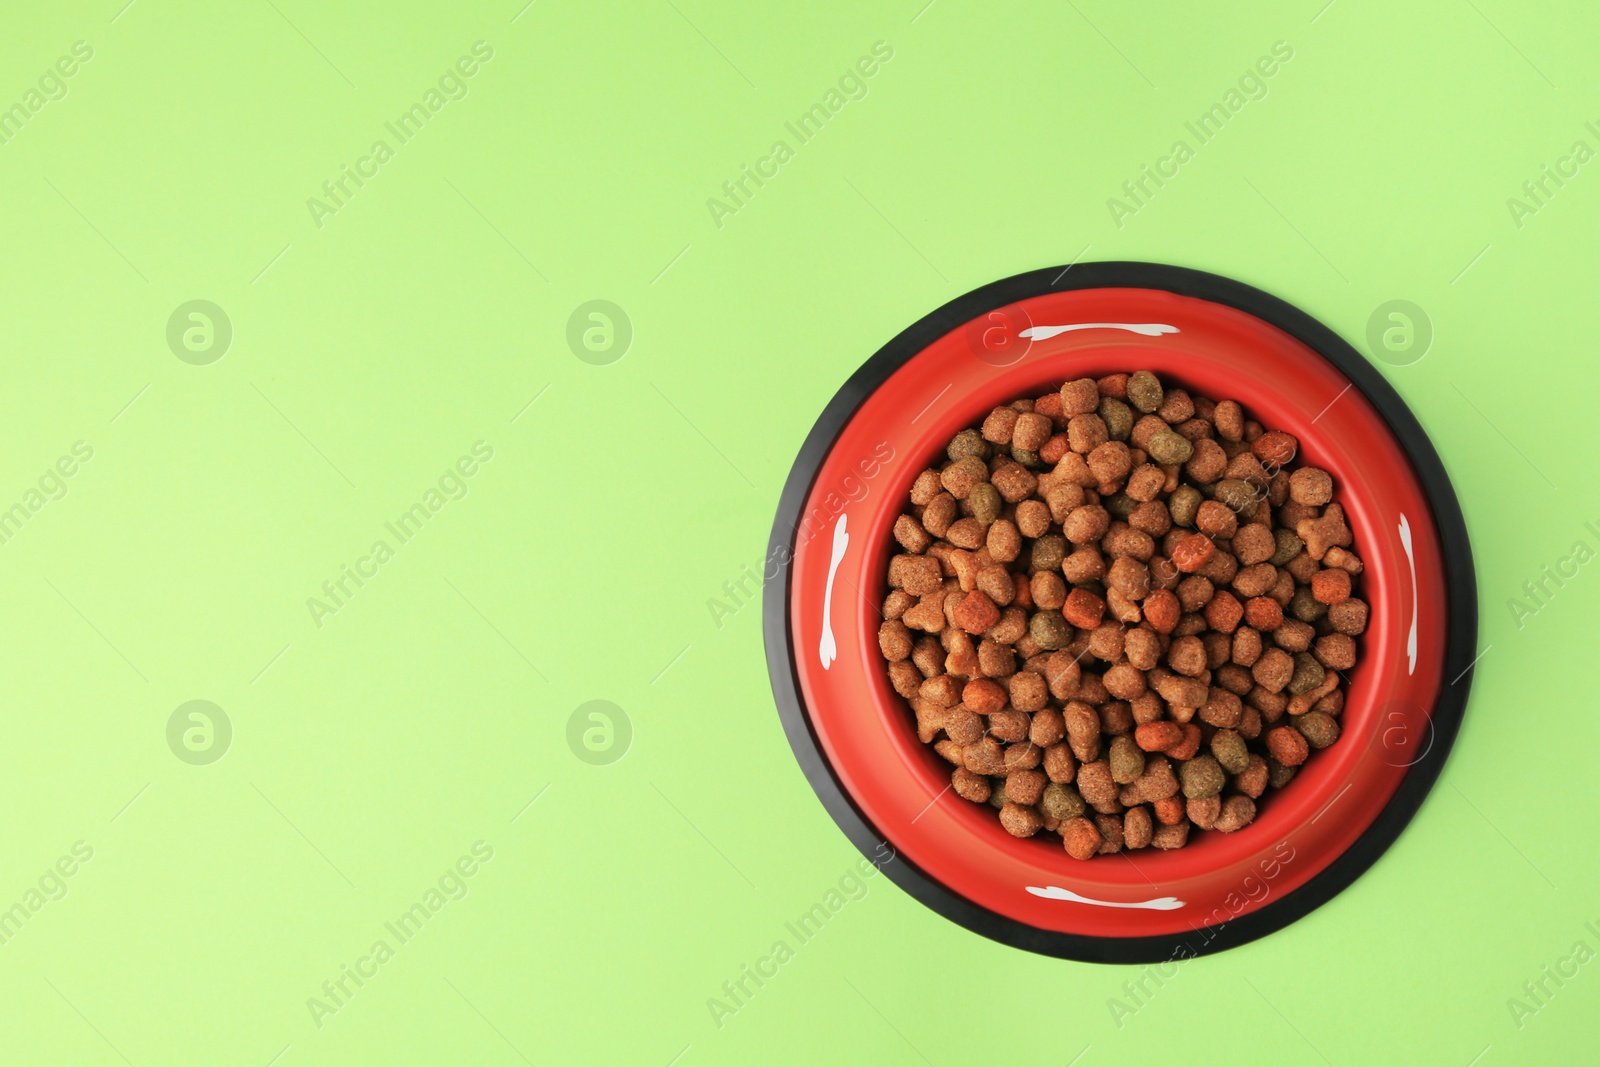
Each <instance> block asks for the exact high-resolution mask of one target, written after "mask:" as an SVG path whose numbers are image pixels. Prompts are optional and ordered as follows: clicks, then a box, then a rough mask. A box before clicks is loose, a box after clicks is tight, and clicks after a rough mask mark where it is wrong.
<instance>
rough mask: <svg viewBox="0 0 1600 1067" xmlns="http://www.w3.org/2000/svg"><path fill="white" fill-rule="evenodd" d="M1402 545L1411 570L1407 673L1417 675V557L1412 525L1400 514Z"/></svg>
mask: <svg viewBox="0 0 1600 1067" xmlns="http://www.w3.org/2000/svg"><path fill="white" fill-rule="evenodd" d="M1400 544H1401V545H1402V546H1403V547H1404V548H1405V550H1406V565H1407V566H1409V567H1410V568H1411V632H1410V633H1409V634H1407V635H1406V673H1407V674H1416V673H1417V557H1416V556H1414V555H1413V554H1412V552H1411V523H1409V522H1407V521H1406V516H1405V512H1401V513H1400Z"/></svg>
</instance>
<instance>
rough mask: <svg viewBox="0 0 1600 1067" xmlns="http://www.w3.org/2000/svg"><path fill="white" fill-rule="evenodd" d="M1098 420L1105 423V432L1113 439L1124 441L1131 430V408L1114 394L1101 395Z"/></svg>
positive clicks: (1132, 420) (1132, 421) (1133, 420)
mask: <svg viewBox="0 0 1600 1067" xmlns="http://www.w3.org/2000/svg"><path fill="white" fill-rule="evenodd" d="M1100 421H1101V422H1103V423H1105V424H1106V433H1108V434H1110V435H1111V440H1113V441H1126V440H1127V439H1128V434H1130V433H1132V432H1133V424H1134V422H1135V421H1136V420H1135V419H1134V417H1133V409H1132V408H1130V407H1129V406H1128V405H1126V404H1124V403H1123V402H1122V401H1120V400H1118V399H1117V398H1116V397H1114V396H1107V397H1101V399H1100Z"/></svg>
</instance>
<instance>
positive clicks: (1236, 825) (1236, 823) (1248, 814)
mask: <svg viewBox="0 0 1600 1067" xmlns="http://www.w3.org/2000/svg"><path fill="white" fill-rule="evenodd" d="M1255 817H1256V805H1255V801H1253V800H1251V799H1250V798H1249V797H1242V796H1234V797H1229V798H1228V799H1227V800H1224V801H1223V802H1222V811H1221V813H1220V814H1218V816H1217V819H1216V822H1215V824H1214V825H1215V828H1216V829H1218V830H1220V831H1221V832H1223V833H1225V834H1231V833H1233V832H1234V831H1235V830H1240V829H1243V828H1244V827H1246V826H1248V825H1249V824H1250V821H1251V820H1252V819H1254V818H1255Z"/></svg>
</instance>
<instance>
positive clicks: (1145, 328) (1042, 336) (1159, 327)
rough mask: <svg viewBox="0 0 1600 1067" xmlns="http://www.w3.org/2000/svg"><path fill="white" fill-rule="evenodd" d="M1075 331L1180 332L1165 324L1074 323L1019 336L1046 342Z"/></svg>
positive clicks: (1038, 328)
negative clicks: (1058, 335)
mask: <svg viewBox="0 0 1600 1067" xmlns="http://www.w3.org/2000/svg"><path fill="white" fill-rule="evenodd" d="M1073 330H1127V331H1128V332H1129V333H1137V334H1143V335H1144V336H1145V337H1160V336H1161V335H1162V334H1164V333H1177V332H1178V328H1177V327H1176V326H1168V325H1167V324H1166V323H1164V322H1074V323H1072V324H1071V325H1069V326H1029V327H1028V328H1027V329H1026V330H1022V331H1020V333H1019V334H1018V336H1021V337H1027V338H1029V339H1031V340H1034V341H1044V340H1047V339H1048V338H1051V337H1054V336H1056V335H1057V334H1062V333H1070V332H1072V331H1073Z"/></svg>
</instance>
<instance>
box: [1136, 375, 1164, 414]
mask: <svg viewBox="0 0 1600 1067" xmlns="http://www.w3.org/2000/svg"><path fill="white" fill-rule="evenodd" d="M1166 395H1167V394H1166V391H1165V390H1163V389H1162V388H1161V379H1160V378H1157V377H1156V376H1155V375H1154V374H1151V373H1150V372H1149V371H1147V370H1141V371H1135V372H1134V373H1133V374H1131V375H1130V376H1129V377H1128V403H1130V404H1132V405H1133V406H1134V407H1135V408H1137V409H1138V410H1140V411H1142V412H1144V413H1146V414H1149V413H1150V412H1152V411H1154V410H1155V409H1156V408H1158V407H1160V406H1161V401H1163V400H1165V399H1166Z"/></svg>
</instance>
